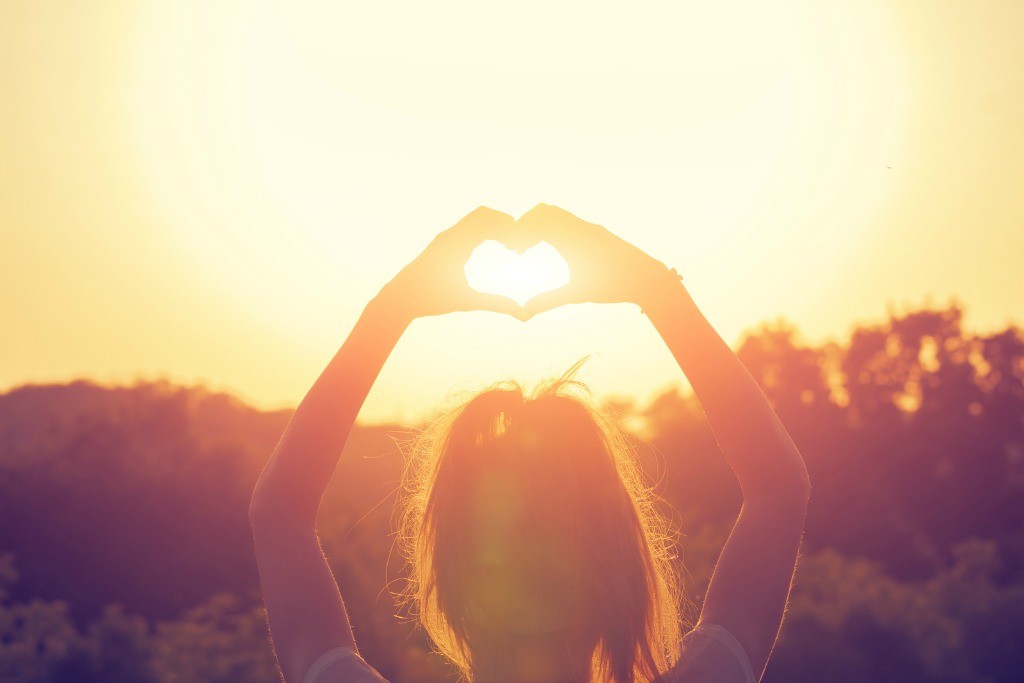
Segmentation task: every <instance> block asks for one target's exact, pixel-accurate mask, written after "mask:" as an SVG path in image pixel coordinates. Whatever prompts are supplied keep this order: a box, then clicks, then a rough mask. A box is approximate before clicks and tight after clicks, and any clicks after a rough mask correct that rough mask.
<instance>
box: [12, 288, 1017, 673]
mask: <svg viewBox="0 0 1024 683" xmlns="http://www.w3.org/2000/svg"><path fill="white" fill-rule="evenodd" d="M738 354H739V355H740V357H741V359H742V360H743V362H744V363H745V364H746V366H747V368H748V369H749V370H750V372H751V374H752V375H753V376H754V377H755V379H757V381H758V382H759V383H760V385H761V386H762V388H763V389H764V391H765V393H766V394H767V395H768V397H769V399H770V400H771V401H772V403H773V404H774V405H775V407H776V409H777V411H778V412H779V414H780V416H781V417H782V419H783V421H784V423H785V424H786V425H787V428H788V429H789V430H790V433H791V434H792V436H793V438H794V440H795V441H796V443H797V444H798V445H799V446H800V448H801V451H802V452H803V453H804V456H805V458H806V460H807V462H808V468H809V470H810V474H811V479H812V485H813V493H812V501H811V509H810V512H809V518H808V526H807V534H806V541H805V547H804V556H803V558H802V561H801V566H800V569H799V571H798V576H797V583H796V587H795V590H794V595H793V600H792V605H791V610H790V613H789V616H788V619H787V622H786V625H785V626H784V629H783V637H782V640H781V641H780V644H779V647H778V649H777V651H776V654H775V657H774V658H773V661H772V662H771V664H770V665H769V669H768V673H767V675H766V680H768V681H780V682H800V681H822V680H829V681H836V682H839V683H842V682H843V681H865V680H871V681H880V682H885V681H911V680H913V681H936V682H939V681H941V682H949V683H983V682H990V683H996V682H1002V681H1016V680H1019V678H1020V676H1019V672H1020V671H1024V505H1022V503H1021V501H1022V500H1024V496H1022V494H1024V334H1022V333H1021V331H1020V330H1019V329H1017V328H1016V327H1009V328H1007V329H1004V330H1001V331H999V332H997V333H992V334H987V335H978V334H972V333H970V332H968V331H967V330H964V329H963V327H962V310H961V309H960V308H958V307H957V306H949V307H947V308H943V309H922V310H916V311H911V312H908V313H903V314H891V315H890V316H889V318H888V319H887V320H886V321H884V322H883V323H880V324H877V325H864V326H860V327H858V328H856V329H855V330H854V331H853V332H852V334H851V335H850V337H849V339H847V340H844V341H843V342H842V343H833V344H828V345H824V346H807V345H804V344H802V343H801V342H800V339H799V336H798V334H797V332H796V331H795V330H794V329H792V328H790V327H787V326H785V325H784V324H775V325H769V326H766V327H763V328H761V329H759V330H756V331H754V332H752V333H751V334H749V335H748V336H747V338H746V339H745V340H744V342H743V343H742V345H741V346H740V348H739V349H738ZM608 408H609V410H613V411H615V412H616V413H617V414H618V415H619V416H620V417H621V418H623V420H624V422H623V424H625V425H629V426H630V427H632V428H633V429H634V432H635V434H636V436H637V442H636V443H637V447H638V449H639V452H640V455H641V458H642V460H643V462H644V464H645V468H646V469H647V471H648V473H649V475H650V476H651V479H652V481H655V482H657V483H658V485H657V488H658V491H659V492H660V493H661V495H662V496H663V497H664V498H665V501H666V506H667V507H666V509H667V510H670V511H671V513H672V515H673V518H674V519H676V520H677V522H678V524H679V527H680V532H681V534H680V554H681V555H682V557H683V561H684V563H685V565H686V569H687V574H688V577H689V589H690V593H691V595H692V597H693V599H694V601H695V602H697V603H699V601H700V597H701V593H702V590H703V587H704V585H705V582H706V580H707V576H708V574H709V571H710V568H711V566H712V565H713V562H714V558H715V556H716V554H717V552H718V551H719V549H720V548H721V543H722V542H723V540H724V538H725V536H726V534H727V533H728V529H729V525H730V524H731V522H732V520H733V519H734V518H735V514H736V512H737V510H738V507H739V501H740V498H739V491H738V487H737V485H736V483H735V479H734V478H733V477H732V474H731V472H730V471H729V469H728V467H727V466H726V465H725V463H724V461H723V459H722V457H721V455H720V454H719V452H718V449H717V447H716V444H715V440H714V435H713V434H712V433H711V431H710V430H709V429H708V426H707V423H706V420H705V419H704V416H703V413H702V412H701V410H700V407H699V405H698V404H697V403H696V402H695V400H694V399H693V398H692V397H690V396H683V395H680V394H678V393H666V394H664V395H662V396H660V397H658V398H657V399H656V400H655V401H654V402H653V403H651V404H650V405H649V406H646V407H643V408H639V407H637V406H631V405H625V404H615V405H610V406H608ZM287 419H288V413H287V412H276V413H265V412H259V411H255V410H253V409H251V408H249V407H247V406H245V405H244V404H242V403H240V402H239V401H237V400H235V399H233V398H232V397H230V396H226V395H223V394H212V393H209V392H207V391H205V390H203V389H200V388H185V387H178V386H172V385H169V384H166V383H144V384H138V385H135V386H131V387H121V388H106V387H100V386H96V385H93V384H90V383H86V382H76V383H73V384H68V385H59V386H26V387H21V388H18V389H15V390H12V391H10V392H8V393H6V394H3V395H0V680H2V681H11V682H12V683H15V682H17V683H21V682H28V681H32V682H54V681H83V682H86V681H100V680H102V681H108V682H114V683H117V682H119V681H153V682H161V683H164V682H169V681H183V682H184V681H190V682H203V681H209V682H214V681H216V682H220V681H224V682H225V683H226V682H227V681H232V682H239V683H246V682H248V681H253V682H256V681H273V680H275V672H274V667H273V660H272V657H271V655H270V650H269V645H268V643H267V639H266V631H265V626H264V623H263V618H262V613H261V611H260V608H259V594H258V583H257V575H256V570H255V562H254V559H253V557H252V552H251V545H250V540H249V533H248V527H247V522H246V509H247V504H248V498H249V493H250V491H251V489H252V486H253V484H254V483H255V480H256V477H257V476H258V474H259V470H260V468H261V467H262V464H263V462H264V461H265V459H266V457H267V456H268V454H269V453H270V451H271V450H272V448H273V446H274V444H275V443H276V441H277V439H278V437H279V436H280V434H281V432H282V431H283V429H284V426H285V424H286V422H287ZM410 436H411V433H410V432H409V431H407V430H403V429H402V428H399V427H396V426H361V427H358V428H357V429H356V430H355V431H354V433H353V435H352V438H351V440H350V442H349V444H348V446H347V448H346V452H345V454H344V455H343V457H342V459H341V464H340V465H339V468H338V472H337V474H336V476H335V478H334V481H333V483H332V486H331V490H330V491H329V494H328V497H327V499H326V502H325V506H324V510H323V512H322V515H321V523H320V528H321V537H322V540H323V543H324V547H325V549H326V551H327V553H328V555H329V557H330V558H331V562H332V566H333V567H334V570H335V574H336V576H337V577H338V579H339V582H340V583H341V584H342V588H343V591H344V594H345V597H346V601H347V603H348V607H349V611H350V613H351V615H352V620H353V623H354V625H355V629H356V635H357V638H358V640H359V643H360V648H361V650H362V651H363V653H364V655H365V656H366V657H367V659H369V660H370V661H371V662H372V663H374V665H376V666H377V667H378V668H379V669H380V670H381V672H382V673H383V674H384V675H385V676H386V677H388V678H389V679H390V680H393V681H395V683H411V682H415V681H442V680H448V678H447V677H448V676H449V675H450V673H451V672H450V670H449V669H448V668H447V667H446V665H445V664H444V663H443V662H442V661H440V660H439V659H438V658H437V657H436V656H434V655H431V654H430V652H429V646H428V644H427V643H426V642H425V641H424V640H423V638H422V636H421V635H420V634H419V633H418V632H417V631H416V630H415V629H414V628H412V626H411V625H410V624H407V623H403V622H402V621H401V620H399V619H396V618H395V617H394V614H395V606H394V604H393V601H392V599H391V593H390V589H393V588H394V587H395V584H394V583H389V582H393V581H396V580H400V578H401V574H400V570H401V562H400V558H399V557H397V555H396V554H395V553H394V549H393V546H392V537H391V536H390V535H389V531H390V530H391V521H392V520H391V512H392V509H391V506H392V503H393V502H394V495H395V490H396V487H397V484H398V479H399V476H400V470H401V466H402V455H401V450H400V445H401V443H402V441H404V440H406V439H408V438H409V437H410ZM389 587H390V589H389Z"/></svg>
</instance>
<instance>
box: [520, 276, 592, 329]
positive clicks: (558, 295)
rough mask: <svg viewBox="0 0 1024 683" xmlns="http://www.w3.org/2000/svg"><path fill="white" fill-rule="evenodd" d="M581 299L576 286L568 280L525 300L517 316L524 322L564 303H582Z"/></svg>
mask: <svg viewBox="0 0 1024 683" xmlns="http://www.w3.org/2000/svg"><path fill="white" fill-rule="evenodd" d="M583 301H584V300H583V299H582V298H580V293H579V291H578V290H577V288H576V287H575V286H573V284H572V283H571V282H570V283H569V284H567V285H565V286H564V287H559V288H558V289H552V290H550V291H547V292H541V293H540V294H538V295H537V296H535V297H533V298H532V299H530V300H529V301H527V302H526V304H525V305H524V306H523V307H522V311H520V314H519V317H520V319H521V320H522V321H523V322H526V321H527V320H529V319H530V318H532V317H533V316H535V315H539V314H541V313H543V312H545V311H549V310H551V309H552V308H558V307H559V306H565V305H566V304H576V303H582V302H583Z"/></svg>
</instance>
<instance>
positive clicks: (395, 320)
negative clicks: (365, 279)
mask: <svg viewBox="0 0 1024 683" xmlns="http://www.w3.org/2000/svg"><path fill="white" fill-rule="evenodd" d="M364 315H366V316H368V317H371V318H373V319H374V320H376V321H379V322H382V323H384V324H386V325H388V326H392V327H394V326H400V327H401V328H402V329H405V327H407V326H408V325H409V324H411V323H412V321H413V320H415V319H416V318H418V317H419V315H418V314H417V313H416V312H415V311H413V310H412V307H411V306H410V305H409V302H408V300H407V298H406V297H403V296H401V295H400V294H399V293H398V292H397V291H396V290H395V289H394V287H393V285H392V283H390V282H389V283H388V284H386V285H384V287H382V288H381V290H380V291H379V292H378V293H377V296H375V297H373V298H372V299H370V301H369V303H368V304H366V309H365V311H364Z"/></svg>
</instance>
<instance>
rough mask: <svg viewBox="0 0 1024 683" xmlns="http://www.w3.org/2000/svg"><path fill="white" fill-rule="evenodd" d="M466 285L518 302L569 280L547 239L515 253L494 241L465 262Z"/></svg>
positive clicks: (564, 266) (566, 270) (565, 269)
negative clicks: (467, 283) (520, 252)
mask: <svg viewBox="0 0 1024 683" xmlns="http://www.w3.org/2000/svg"><path fill="white" fill-rule="evenodd" d="M465 271H466V280H467V281H468V282H469V286H470V287H472V288H473V289H475V290H477V291H478V292H485V293H488V294H502V295H504V296H507V297H509V298H511V299H514V300H515V301H517V302H518V303H519V305H520V306H522V305H523V304H525V303H526V302H527V301H529V300H530V299H532V298H533V297H535V296H537V295H538V294H540V293H541V292H546V291H548V290H551V289H557V288H559V287H562V286H564V285H566V284H568V282H569V266H568V264H566V262H565V259H564V258H562V255H561V254H559V253H558V251H557V250H556V249H555V248H554V247H552V246H551V245H550V244H548V243H547V242H541V243H540V244H537V245H534V246H533V247H531V248H530V249H528V250H526V251H525V252H523V253H522V254H517V253H515V252H513V251H510V250H509V249H507V248H505V247H504V246H503V245H502V244H499V243H498V242H495V241H491V240H489V241H487V242H484V243H483V244H481V245H480V246H479V247H477V248H476V250H475V251H473V255H472V256H470V259H469V261H467V262H466V266H465Z"/></svg>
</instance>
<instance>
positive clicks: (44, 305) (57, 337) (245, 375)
mask: <svg viewBox="0 0 1024 683" xmlns="http://www.w3.org/2000/svg"><path fill="white" fill-rule="evenodd" d="M1021 27H1024V3H1020V2H1015V1H1004V2H994V1H985V0H980V1H978V2H972V3H965V2H954V1H950V0H921V1H913V2H912V1H906V0H893V1H888V2H881V1H876V0H864V1H863V2H857V3H839V2H834V3H833V2H810V1H808V2H775V3H761V2H755V1H753V0H751V1H749V2H722V3H706V2H636V3H630V4H629V5H628V7H627V6H626V5H620V6H618V7H614V8H610V9H604V8H601V7H599V6H598V5H594V4H593V3H582V2H572V3H569V2H556V1H545V2H533V1H526V2H519V3H515V4H505V5H502V6H500V7H498V6H492V5H491V4H490V3H480V2H453V1H449V0H446V1H440V2H433V3H412V2H408V3H358V4H357V3H329V2H289V3H284V2H281V3H272V2H217V3H208V2H175V3H165V2H134V3H129V2H106V3H80V2H70V1H67V2H45V1H44V2H30V1H22V0H14V1H11V0H8V1H7V2H4V3H3V4H2V5H0V88H2V89H0V92H2V99H0V325H2V328H0V330H2V333H0V390H3V389H6V388H9V387H13V386H17V385H20V384H24V383H30V382H31V383H40V382H62V381H67V380H71V379H77V378H88V379H93V380H96V381H100V382H105V383H122V382H131V381H134V380H135V379H158V378H167V379H169V380H171V381H174V382H182V383H187V384H192V383H202V384H204V385H206V386H208V387H210V388H211V389H214V390H224V391H230V392H232V393H234V394H236V395H237V396H239V397H240V398H242V399H243V400H245V401H248V402H250V403H252V404H253V405H255V406H257V407H260V408H266V409H274V408H280V407H287V406H294V405H295V404H297V403H298V401H299V400H301V398H302V396H303V394H304V393H305V391H306V389H308V387H309V385H310V384H311V383H312V381H313V380H314V379H315V378H316V376H317V375H318V374H319V372H320V370H321V369H322V368H323V366H324V365H325V363H326V362H327V361H328V360H329V359H330V357H331V356H332V355H333V354H334V352H335V351H336V350H337V348H338V346H339V345H340V344H341V343H342V341H343V340H344V338H345V335H346V334H347V332H348V331H349V330H350V329H351V327H352V325H353V324H354V322H355V320H356V319H357V317H358V315H359V313H360V311H361V310H362V308H363V307H364V306H365V304H366V303H367V302H368V301H369V300H370V299H371V298H372V297H373V296H374V295H375V294H376V293H377V291H378V290H379V289H380V287H381V286H383V285H384V284H385V283H386V282H387V281H388V280H389V279H390V278H391V277H392V276H393V275H394V274H395V273H397V272H398V270H400V269H401V268H402V266H404V265H405V264H406V263H407V262H409V261H410V260H411V259H412V258H414V257H415V256H416V255H417V254H418V253H419V252H420V251H421V250H422V248H423V247H424V246H425V245H426V244H427V243H429V241H430V240H431V239H432V237H433V236H434V235H435V234H436V233H438V232H440V231H441V230H444V229H445V228H447V227H450V226H451V225H453V224H454V223H456V222H457V221H458V220H459V219H460V218H461V217H462V216H463V215H465V214H466V213H468V212H469V211H471V210H472V209H473V208H475V207H477V206H480V205H487V206H491V207H493V208H496V209H499V210H502V211H505V212H508V213H511V214H512V215H514V216H519V215H521V214H522V213H523V212H525V211H526V210H528V209H529V208H530V207H532V206H533V205H535V204H537V203H538V202H547V203H552V204H557V205H559V206H562V207H564V208H566V209H568V210H570V211H572V212H573V213H576V214H577V215H579V216H581V217H582V218H584V219H586V220H588V221H590V222H594V223H598V224H600V225H603V226H605V227H607V228H608V229H609V230H611V231H613V232H615V233H616V234H618V235H620V236H621V237H623V238H624V239H626V240H628V241H630V242H632V243H634V244H636V245H637V246H639V247H640V248H642V249H644V250H645V251H647V252H648V253H650V254H651V255H652V256H654V257H656V258H658V259H659V260H661V261H663V262H664V263H666V264H668V265H669V266H673V267H675V268H677V269H678V270H679V272H681V273H683V274H684V277H685V281H686V284H687V287H688V289H689V290H690V292H691V294H692V295H693V297H694V300H695V301H696V302H697V304H698V305H699V306H700V307H701V309H702V311H703V312H704V314H705V316H706V317H707V318H708V320H709V321H710V322H711V323H712V324H713V325H714V326H715V328H716V329H717V330H718V332H719V333H720V334H721V335H722V337H723V338H724V339H725V340H726V341H727V342H729V343H730V344H733V345H735V344H737V343H738V342H739V341H740V339H741V338H742V336H743V334H744V333H745V332H746V331H749V330H752V329H754V328H756V326H758V325H759V324H761V323H762V322H764V321H774V320H779V319H785V320H786V321H788V322H790V323H792V324H794V325H796V326H797V327H798V328H799V330H800V331H801V333H802V334H803V338H804V340H805V341H806V342H807V343H820V342H822V341H826V340H830V339H836V340H841V339H843V338H845V337H846V335H848V334H849V332H850V330H851V329H852V328H853V327H854V326H855V325H856V324H857V323H874V322H879V321H881V320H882V319H884V317H885V315H886V313H887V311H888V310H890V309H895V310H903V309H906V308H908V307H909V308H913V307H917V306H921V305H925V304H934V305H945V304H946V303H948V302H950V301H953V300H956V301H959V302H960V303H962V304H963V306H964V307H965V308H966V311H967V315H966V323H967V326H968V327H969V328H970V329H973V330H977V331H986V330H992V329H998V328H1001V327H1003V326H1005V325H1007V324H1011V323H1018V324H1019V323H1020V322H1021V321H1022V319H1024V297H1022V296H1021V292H1022V291H1024V288H1022V287H1021V277H1020V275H1019V272H1020V263H1021V262H1022V257H1024V125H1022V123H1021V122H1022V121H1024V41H1021V40H1020V29H1021ZM490 246H491V247H493V246H494V245H490ZM485 250H486V249H485ZM499 251H500V250H499ZM585 355H590V360H589V361H588V362H587V364H586V365H585V366H584V369H583V371H582V372H581V374H580V378H581V379H583V380H585V381H587V382H588V383H589V384H590V385H591V387H592V388H593V389H594V391H595V392H596V393H597V394H598V395H600V396H611V395H615V396H631V397H635V398H636V399H637V400H638V401H640V402H641V403H642V402H643V401H644V400H647V399H649V398H650V397H651V396H652V395H653V394H654V393H656V392H659V391H663V390H665V389H667V388H670V387H674V386H685V377H684V376H683V374H682V372H681V371H680V370H679V369H678V367H677V366H676V365H675V363H674V361H673V360H672V358H671V356H670V354H669V353H668V352H667V350H666V349H665V348H664V347H663V345H662V344H661V342H660V339H659V338H658V336H657V333H656V331H655V330H654V328H653V327H652V326H651V325H650V323H649V322H648V321H647V320H646V318H644V316H642V315H641V314H640V312H639V311H638V309H637V308H636V307H635V306H631V305H628V304H619V305H605V306H597V305H582V306H573V307H567V308H565V309H560V310H557V311H552V312H549V313H547V314H545V315H543V316H540V317H538V318H536V319H534V320H531V321H530V322H529V323H527V324H521V323H519V322H518V321H516V320H513V319H511V318H504V317H501V316H499V315H497V314H493V313H485V312H478V313H460V314H452V315H448V316H443V317H437V318H429V319H422V320H417V321H416V322H414V323H413V325H412V326H411V327H410V328H409V330H408V331H407V333H406V335H405V336H404V337H403V339H402V340H401V342H400V343H399V345H398V347H397V348H396V349H395V351H394V353H393V354H392V356H391V358H390V360H389V361H388V363H387V365H386V366H385V369H384V371H383V372H382V374H381V376H380V377H379V378H378V381H377V383H376V385H375V386H374V389H373V390H372V392H371V394H370V397H369V398H368V401H367V403H366V405H365V406H364V409H363V412H362V413H361V415H360V419H362V420H364V421H381V420H391V419H397V420H400V421H405V422H412V421H415V420H418V419H420V418H422V417H423V416H425V415H427V414H428V413H429V412H430V411H431V410H433V409H434V408H436V407H438V406H441V405H445V404H446V403H447V402H450V401H453V400H457V399H458V397H459V396H460V395H462V394H464V393H465V392H467V391H472V390H474V389H478V388H481V387H483V386H486V385H487V384H490V383H491V382H494V381H499V380H503V379H507V378H515V379H519V380H521V381H523V382H525V383H527V384H529V383H531V382H534V381H536V380H539V379H541V378H543V377H545V376H548V375H550V374H553V373H559V372H561V371H562V370H564V369H566V368H568V367H569V366H570V365H572V364H573V363H574V362H575V361H576V360H577V359H578V358H580V357H582V356H585Z"/></svg>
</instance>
